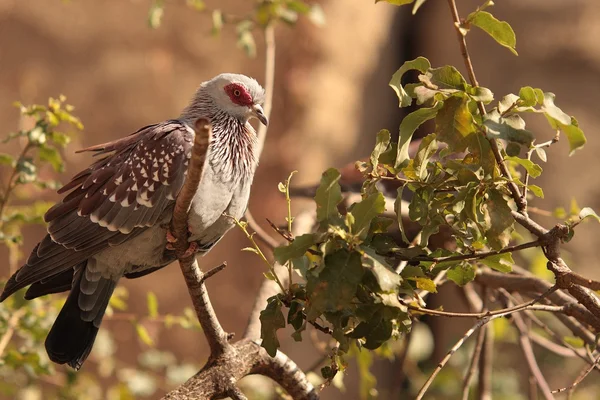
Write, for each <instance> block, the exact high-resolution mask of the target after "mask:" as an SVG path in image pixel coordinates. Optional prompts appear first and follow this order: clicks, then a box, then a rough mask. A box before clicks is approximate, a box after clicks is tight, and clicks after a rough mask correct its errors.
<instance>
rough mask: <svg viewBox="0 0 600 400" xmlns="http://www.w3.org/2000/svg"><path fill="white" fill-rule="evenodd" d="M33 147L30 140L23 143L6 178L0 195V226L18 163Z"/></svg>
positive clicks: (0, 225)
mask: <svg viewBox="0 0 600 400" xmlns="http://www.w3.org/2000/svg"><path fill="white" fill-rule="evenodd" d="M32 147H33V145H32V144H31V142H29V141H28V142H27V144H26V145H25V147H23V150H21V154H19V157H18V158H17V161H16V163H15V167H14V168H13V170H12V172H11V174H10V177H9V178H8V183H7V184H6V189H5V190H4V192H3V193H2V197H1V198H0V228H2V225H4V219H3V218H2V217H3V216H4V209H5V208H6V205H7V204H8V200H9V198H10V195H11V193H12V191H13V189H14V188H15V187H16V184H15V178H16V177H17V176H18V175H19V170H18V167H19V164H20V163H21V162H22V161H23V159H24V158H25V156H26V155H27V152H28V151H29V150H30V149H31V148H32Z"/></svg>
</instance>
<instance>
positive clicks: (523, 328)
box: [512, 314, 554, 400]
mask: <svg viewBox="0 0 600 400" xmlns="http://www.w3.org/2000/svg"><path fill="white" fill-rule="evenodd" d="M512 318H513V322H514V324H515V326H516V327H517V329H518V331H519V345H520V346H521V350H522V351H523V355H524V356H525V361H526V362H527V366H528V368H529V372H530V373H531V375H533V377H534V378H535V380H536V383H537V385H538V387H539V388H540V390H541V392H542V394H543V395H544V398H545V399H546V400H553V399H554V397H553V396H552V392H551V390H550V386H548V382H546V378H544V374H542V371H540V367H539V366H538V363H537V361H536V359H535V354H533V348H532V347H531V341H530V340H529V334H528V331H527V325H526V324H525V321H523V317H521V316H520V315H519V314H514V315H513V316H512Z"/></svg>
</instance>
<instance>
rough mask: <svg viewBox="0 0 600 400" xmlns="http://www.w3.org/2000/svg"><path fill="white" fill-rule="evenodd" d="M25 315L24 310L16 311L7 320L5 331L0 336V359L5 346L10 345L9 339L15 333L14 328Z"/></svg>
mask: <svg viewBox="0 0 600 400" xmlns="http://www.w3.org/2000/svg"><path fill="white" fill-rule="evenodd" d="M24 314H25V308H20V309H18V310H16V311H15V312H14V313H13V315H11V316H10V318H9V319H8V323H7V327H6V331H5V332H4V333H3V334H2V337H1V338H0V358H2V355H3V354H4V350H6V346H8V344H9V343H10V339H12V337H13V334H14V333H15V328H16V327H17V325H18V324H19V320H20V319H21V317H22V316H23V315H24Z"/></svg>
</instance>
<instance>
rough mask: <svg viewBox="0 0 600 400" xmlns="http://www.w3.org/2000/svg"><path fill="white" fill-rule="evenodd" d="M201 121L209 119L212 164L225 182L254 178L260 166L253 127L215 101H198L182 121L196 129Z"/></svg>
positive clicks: (187, 110) (186, 112)
mask: <svg viewBox="0 0 600 400" xmlns="http://www.w3.org/2000/svg"><path fill="white" fill-rule="evenodd" d="M198 118H207V119H208V120H209V121H210V123H211V126H212V137H213V138H212V143H211V145H210V154H209V161H210V163H211V165H212V167H213V169H214V170H215V172H218V173H219V176H220V178H221V179H223V180H225V181H240V180H248V179H252V177H253V176H254V171H255V170H256V167H257V165H258V160H257V159H256V155H255V148H256V142H257V136H256V132H255V131H254V128H252V126H251V125H250V124H249V123H248V122H247V121H242V120H240V119H239V118H236V117H233V116H231V115H229V114H228V113H226V112H224V111H222V110H219V109H218V108H217V107H216V106H215V105H214V103H213V102H212V101H201V100H199V101H198V100H197V101H195V102H193V103H191V104H190V105H189V106H188V107H186V108H185V109H184V110H183V112H182V113H181V116H180V117H179V119H180V120H182V121H184V122H185V123H187V124H188V125H189V126H192V127H193V126H194V124H195V122H196V120H197V119H198Z"/></svg>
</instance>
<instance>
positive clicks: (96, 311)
mask: <svg viewBox="0 0 600 400" xmlns="http://www.w3.org/2000/svg"><path fill="white" fill-rule="evenodd" d="M90 261H91V262H93V259H91V260H88V263H89V262H90ZM116 284H117V282H116V281H114V280H112V279H106V278H103V277H102V276H101V275H100V273H98V272H94V271H92V270H91V269H90V268H89V265H88V264H87V263H86V264H83V265H81V264H80V266H78V267H77V268H76V271H75V274H74V276H73V286H72V288H71V293H69V297H68V298H67V301H66V302H65V305H64V306H63V308H62V310H61V311H60V313H59V314H58V317H57V318H56V321H55V322H54V325H52V329H50V333H48V337H47V338H46V352H47V353H48V357H50V360H52V361H53V362H55V363H58V364H65V363H67V364H69V365H70V366H71V367H73V368H75V369H77V370H78V369H79V368H81V366H82V365H83V363H84V361H85V360H86V358H87V357H88V355H89V354H90V351H91V350H92V346H93V345H94V340H95V339H96V334H97V333H98V328H99V327H100V323H101V322H102V317H103V316H104V311H105V310H106V307H107V306H108V301H109V300H110V296H111V295H112V292H113V290H114V288H115V286H116Z"/></svg>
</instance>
